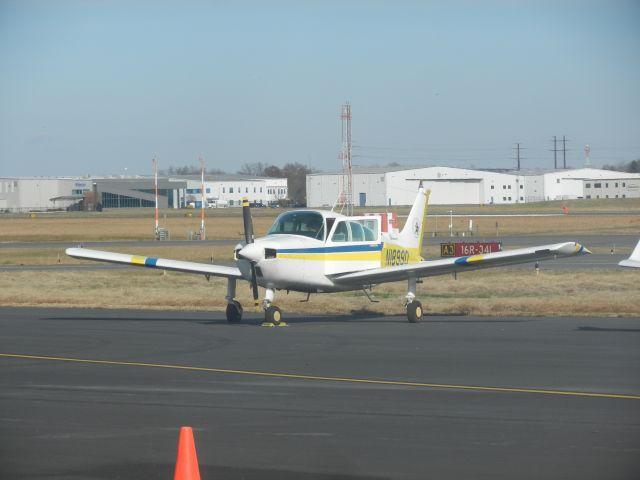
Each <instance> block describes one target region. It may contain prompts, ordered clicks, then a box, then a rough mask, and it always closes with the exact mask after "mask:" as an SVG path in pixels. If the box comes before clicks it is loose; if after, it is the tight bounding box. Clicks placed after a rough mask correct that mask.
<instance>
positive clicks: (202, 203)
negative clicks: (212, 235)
mask: <svg viewBox="0 0 640 480" xmlns="http://www.w3.org/2000/svg"><path fill="white" fill-rule="evenodd" d="M200 175H201V177H200V240H204V239H205V231H204V209H205V208H206V206H207V198H206V196H205V193H204V160H203V159H202V157H201V158H200Z"/></svg>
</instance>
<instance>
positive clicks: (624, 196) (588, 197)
mask: <svg viewBox="0 0 640 480" xmlns="http://www.w3.org/2000/svg"><path fill="white" fill-rule="evenodd" d="M585 198H586V199H587V200H589V199H590V198H591V195H586V197H585ZM596 198H600V195H596ZM604 198H609V195H605V196H604ZM615 198H627V196H626V195H625V194H624V193H623V194H622V197H619V196H618V195H616V196H615Z"/></svg>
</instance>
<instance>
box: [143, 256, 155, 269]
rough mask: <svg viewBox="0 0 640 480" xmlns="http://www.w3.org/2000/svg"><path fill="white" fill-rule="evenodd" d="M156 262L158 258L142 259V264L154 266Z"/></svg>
mask: <svg viewBox="0 0 640 480" xmlns="http://www.w3.org/2000/svg"><path fill="white" fill-rule="evenodd" d="M157 263H158V259H157V258H154V257H147V258H145V259H144V264H145V266H147V267H155V266H156V264H157Z"/></svg>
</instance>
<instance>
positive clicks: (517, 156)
mask: <svg viewBox="0 0 640 480" xmlns="http://www.w3.org/2000/svg"><path fill="white" fill-rule="evenodd" d="M514 150H515V151H516V160H517V161H518V171H520V150H521V148H520V144H519V143H516V148H514Z"/></svg>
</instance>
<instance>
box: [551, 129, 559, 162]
mask: <svg viewBox="0 0 640 480" xmlns="http://www.w3.org/2000/svg"><path fill="white" fill-rule="evenodd" d="M551 151H552V152H553V168H554V169H555V170H557V169H558V148H557V143H556V136H555V135H554V136H553V150H551Z"/></svg>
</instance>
